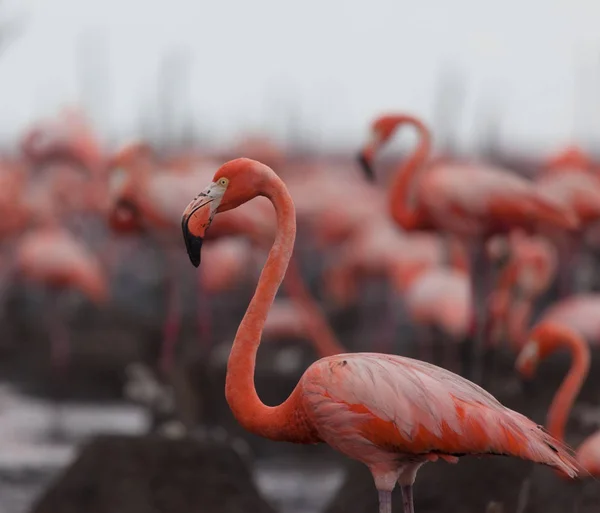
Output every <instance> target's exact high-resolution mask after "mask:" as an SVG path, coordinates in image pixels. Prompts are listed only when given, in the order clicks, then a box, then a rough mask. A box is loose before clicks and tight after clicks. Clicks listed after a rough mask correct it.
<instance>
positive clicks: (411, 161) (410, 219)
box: [390, 116, 431, 230]
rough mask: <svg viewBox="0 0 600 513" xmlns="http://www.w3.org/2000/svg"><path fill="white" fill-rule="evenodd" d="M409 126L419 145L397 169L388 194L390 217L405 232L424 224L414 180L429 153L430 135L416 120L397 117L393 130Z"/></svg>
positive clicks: (407, 117)
mask: <svg viewBox="0 0 600 513" xmlns="http://www.w3.org/2000/svg"><path fill="white" fill-rule="evenodd" d="M402 124H409V125H412V126H413V127H415V128H416V130H417V132H418V134H419V143H418V144H417V147H416V148H415V150H414V151H413V153H412V154H411V156H410V157H409V158H408V159H407V160H406V161H405V162H403V163H402V164H401V165H400V166H399V167H398V169H397V171H396V173H395V176H394V179H393V181H392V187H391V192H390V200H391V210H392V212H391V213H392V217H393V218H394V220H395V221H396V222H397V223H398V224H399V225H400V226H402V228H404V229H405V230H414V229H417V228H420V227H421V226H422V225H423V224H424V220H423V214H422V210H421V209H420V208H419V205H418V203H417V200H418V198H417V188H416V183H415V182H416V180H417V176H418V173H419V171H420V170H421V169H422V168H423V167H424V166H425V164H426V162H427V159H428V158H429V154H430V151H431V134H430V133H429V130H428V129H427V127H426V126H425V125H424V124H423V123H422V122H421V121H420V120H418V119H417V118H413V117H409V116H399V117H398V118H397V120H396V126H395V129H396V130H397V129H398V128H399V127H400V125H402Z"/></svg>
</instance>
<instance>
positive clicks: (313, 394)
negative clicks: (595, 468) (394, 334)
mask: <svg viewBox="0 0 600 513" xmlns="http://www.w3.org/2000/svg"><path fill="white" fill-rule="evenodd" d="M298 386H299V388H300V391H301V392H300V393H301V398H302V409H303V411H304V412H305V415H306V417H307V421H308V422H309V423H310V425H311V426H312V427H313V428H314V430H315V431H316V432H317V433H318V436H319V438H320V439H322V440H323V441H325V442H327V443H328V444H329V445H331V446H332V447H333V448H335V449H337V450H338V451H340V452H342V453H344V454H346V455H347V456H349V457H351V458H353V459H356V460H359V461H361V462H363V463H365V464H366V465H367V466H368V467H369V468H370V469H371V471H372V472H373V474H374V477H375V481H376V483H377V482H378V480H381V481H388V482H389V484H392V485H393V484H395V482H396V481H398V480H399V479H401V480H402V477H403V475H402V474H403V473H404V472H407V473H408V474H410V473H414V472H415V471H416V469H417V468H418V467H419V466H420V465H421V464H423V463H425V462H426V461H435V460H437V459H438V457H441V458H443V459H446V460H449V461H454V462H455V461H456V459H457V458H456V457H457V456H462V455H465V454H487V453H492V454H508V455H512V456H517V457H521V458H526V459H530V460H533V461H537V462H541V463H549V464H551V465H554V466H556V467H558V468H561V469H564V470H566V471H567V472H572V469H571V467H570V463H569V462H568V461H566V460H563V457H562V456H560V455H559V453H557V452H556V447H555V445H554V444H555V442H553V441H552V439H551V437H550V436H549V435H548V434H547V433H546V432H545V431H543V430H542V429H541V428H540V427H539V426H537V425H536V424H534V423H533V422H531V421H530V420H528V419H527V418H526V417H524V416H522V415H520V414H519V413H516V412H514V411H512V410H509V409H507V408H505V407H504V406H502V405H501V404H500V403H499V402H498V401H497V400H496V399H495V398H494V397H493V396H491V395H490V394H488V393H487V392H486V391H484V390H483V389H482V388H480V387H478V386H477V385H475V384H473V383H471V382H470V381H468V380H466V379H464V378H462V377H460V376H458V375H456V374H454V373H452V372H450V371H447V370H445V369H442V368H440V367H436V366H434V365H431V364H428V363H425V362H420V361H418V360H412V359H410V358H404V357H401V356H393V355H384V354H377V353H354V354H343V355H338V356H333V357H329V358H324V359H321V360H319V361H318V362H316V363H314V364H313V365H312V366H311V367H310V368H309V369H308V370H307V371H306V373H305V374H304V376H303V377H302V379H301V381H300V383H299V385H298ZM406 477H407V478H408V479H410V477H412V476H406ZM411 482H412V481H411ZM389 484H388V486H389ZM377 485H378V488H379V487H380V483H377Z"/></svg>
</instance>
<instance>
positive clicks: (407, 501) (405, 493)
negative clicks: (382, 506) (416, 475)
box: [390, 484, 415, 513]
mask: <svg viewBox="0 0 600 513" xmlns="http://www.w3.org/2000/svg"><path fill="white" fill-rule="evenodd" d="M400 489H401V490H402V505H403V506H404V513H415V506H414V502H413V485H411V484H409V485H402V486H401V487H400ZM390 511H391V500H390Z"/></svg>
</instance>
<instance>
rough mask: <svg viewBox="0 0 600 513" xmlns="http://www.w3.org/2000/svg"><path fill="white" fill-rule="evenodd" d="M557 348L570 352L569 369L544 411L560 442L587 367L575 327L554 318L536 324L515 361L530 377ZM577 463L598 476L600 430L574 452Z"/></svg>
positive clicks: (585, 350) (587, 356) (585, 349)
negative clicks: (547, 408)
mask: <svg viewBox="0 0 600 513" xmlns="http://www.w3.org/2000/svg"><path fill="white" fill-rule="evenodd" d="M560 349H567V350H568V351H569V352H570V353H571V368H570V369H569V372H568V374H567V376H566V377H565V379H564V381H563V383H562V385H561V386H560V388H559V389H558V390H557V392H556V395H555V396H554V400H553V401H552V404H551V406H550V409H549V410H548V419H547V425H548V431H549V433H550V434H551V435H552V436H554V437H555V438H556V439H557V440H561V441H562V440H564V436H565V427H566V424H567V419H568V418H569V414H570V412H571V409H572V407H573V404H574V402H575V399H576V397H577V394H579V391H580V390H581V387H582V385H583V383H584V382H585V380H586V378H587V375H588V372H589V368H590V349H589V347H588V345H587V344H586V342H585V341H584V340H583V339H582V335H581V333H580V332H579V329H578V327H577V326H576V325H571V324H570V323H569V322H564V321H563V322H561V321H558V320H554V319H545V320H543V321H541V322H540V323H538V324H537V325H536V326H535V327H534V328H533V330H532V331H531V333H530V334H529V337H528V342H527V344H525V345H524V346H523V349H522V350H521V353H520V354H519V357H518V359H517V363H516V367H517V370H518V371H519V372H520V373H521V374H522V375H524V376H525V377H527V378H532V377H533V375H534V374H535V371H536V368H537V366H538V364H539V363H540V362H541V361H542V360H544V359H545V358H548V357H549V356H550V355H551V354H552V353H554V352H555V351H557V350H560ZM575 457H576V459H577V462H578V463H579V465H581V467H582V468H583V469H585V470H586V471H587V473H588V474H589V475H591V476H595V477H600V431H599V432H597V433H595V434H594V435H592V436H590V437H588V438H587V439H586V440H585V441H584V442H583V443H582V444H581V445H580V447H579V449H578V450H577V452H576V454H575Z"/></svg>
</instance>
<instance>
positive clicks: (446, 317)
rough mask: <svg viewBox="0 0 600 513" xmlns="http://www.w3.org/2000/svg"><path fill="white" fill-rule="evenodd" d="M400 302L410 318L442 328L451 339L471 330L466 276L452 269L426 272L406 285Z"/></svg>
mask: <svg viewBox="0 0 600 513" xmlns="http://www.w3.org/2000/svg"><path fill="white" fill-rule="evenodd" d="M404 300H405V303H406V306H407V308H408V311H409V313H410V315H411V317H412V319H413V320H414V321H416V322H418V323H420V324H426V325H434V326H438V327H440V328H442V329H443V330H444V331H445V332H446V333H448V334H449V335H451V336H452V337H453V338H454V339H459V338H461V337H465V336H466V335H467V333H468V332H469V329H470V327H471V321H472V316H473V306H472V301H471V289H470V285H469V278H468V276H467V275H466V274H465V273H464V272H461V271H457V270H454V269H445V268H438V269H435V268H434V269H430V270H428V271H426V272H424V273H422V274H421V275H420V276H419V277H418V278H416V279H415V280H414V281H413V283H412V284H411V285H410V287H409V288H408V290H407V291H406V294H405V295H404Z"/></svg>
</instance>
